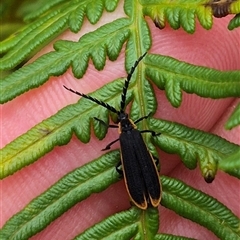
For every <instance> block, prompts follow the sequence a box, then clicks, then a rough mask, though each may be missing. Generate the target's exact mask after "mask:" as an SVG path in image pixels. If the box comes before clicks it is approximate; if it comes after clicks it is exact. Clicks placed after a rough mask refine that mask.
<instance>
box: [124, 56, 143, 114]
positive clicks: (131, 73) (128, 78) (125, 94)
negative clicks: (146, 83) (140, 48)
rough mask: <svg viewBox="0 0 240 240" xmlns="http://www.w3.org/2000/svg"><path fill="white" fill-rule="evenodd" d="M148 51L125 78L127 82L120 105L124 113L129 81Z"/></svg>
mask: <svg viewBox="0 0 240 240" xmlns="http://www.w3.org/2000/svg"><path fill="white" fill-rule="evenodd" d="M146 54H147V52H145V53H144V54H143V55H142V56H141V57H140V58H139V59H138V60H137V61H136V62H135V64H134V65H133V67H132V68H131V70H130V72H129V73H128V75H127V79H126V80H125V84H124V86H123V91H122V100H121V106H120V112H121V113H123V112H124V108H125V104H126V96H127V90H128V86H129V82H130V80H131V78H132V75H133V73H134V71H135V69H136V67H137V66H138V64H139V62H140V61H141V60H142V59H143V58H144V57H145V56H146Z"/></svg>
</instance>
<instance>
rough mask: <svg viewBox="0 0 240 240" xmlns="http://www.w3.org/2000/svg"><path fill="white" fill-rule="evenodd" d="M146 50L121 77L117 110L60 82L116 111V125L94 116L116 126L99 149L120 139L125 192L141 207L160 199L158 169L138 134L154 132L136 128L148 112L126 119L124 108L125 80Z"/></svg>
mask: <svg viewBox="0 0 240 240" xmlns="http://www.w3.org/2000/svg"><path fill="white" fill-rule="evenodd" d="M146 54H147V53H144V54H143V55H142V56H141V57H140V58H139V59H138V60H137V61H136V62H135V64H134V66H133V67H132V68H131V70H130V72H129V74H128V76H127V79H126V80H125V84H124V86H123V91H122V98H121V103H120V110H119V111H118V110H117V109H115V108H114V107H112V106H110V105H109V104H107V103H105V102H102V101H101V100H98V99H96V98H93V97H91V96H89V95H85V94H84V93H79V92H77V91H74V90H72V89H70V88H67V87H66V86H64V87H65V88H66V89H67V90H68V91H70V92H72V93H75V94H77V95H79V96H82V97H84V98H87V99H89V100H91V101H93V102H95V103H97V104H98V105H101V106H103V107H105V108H107V109H108V110H109V111H111V112H113V113H116V114H117V116H118V121H117V123H118V125H107V124H106V123H105V122H103V121H102V120H100V119H98V118H95V119H96V120H98V121H100V122H101V123H102V124H105V125H107V127H112V128H118V131H119V138H118V139H116V140H114V141H112V142H111V143H110V144H108V145H107V146H106V148H105V149H103V150H107V149H110V147H111V145H112V144H114V143H115V142H117V141H118V140H119V141H120V149H121V165H122V172H123V176H124V181H125V185H126V188H127V192H128V194H129V197H130V200H131V201H132V202H133V203H134V204H135V205H136V206H137V207H139V208H141V209H147V207H148V206H149V205H150V206H153V207H157V206H158V205H159V203H160V200H161V184H160V181H159V175H158V169H157V166H156V163H155V161H154V159H153V156H152V154H151V153H150V152H149V150H148V148H147V146H146V144H145V142H144V141H143V137H142V133H146V132H149V133H151V134H152V135H153V136H156V134H155V132H154V131H151V130H143V131H139V130H137V127H136V123H138V122H140V121H142V120H143V119H146V118H148V116H149V115H147V116H144V117H142V118H140V119H138V120H137V121H135V122H133V121H132V120H131V119H129V117H128V114H127V113H125V111H124V109H125V102H126V95H127V89H128V86H129V82H130V80H131V77H132V75H133V73H134V70H135V69H136V67H137V66H138V64H139V62H140V61H141V60H142V59H143V58H144V57H145V55H146ZM158 135H159V134H158ZM117 171H118V172H119V171H120V170H119V169H118V168H117Z"/></svg>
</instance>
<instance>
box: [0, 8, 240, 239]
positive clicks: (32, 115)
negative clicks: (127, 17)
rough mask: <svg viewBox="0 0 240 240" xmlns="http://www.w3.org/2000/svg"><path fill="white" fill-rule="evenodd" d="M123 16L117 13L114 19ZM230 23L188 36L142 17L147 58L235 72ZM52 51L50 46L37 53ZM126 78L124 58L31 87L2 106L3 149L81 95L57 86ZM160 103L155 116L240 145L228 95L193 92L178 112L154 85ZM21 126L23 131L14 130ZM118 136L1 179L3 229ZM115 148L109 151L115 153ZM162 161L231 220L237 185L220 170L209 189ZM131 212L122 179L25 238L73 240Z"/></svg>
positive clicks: (164, 158) (187, 227) (179, 230)
mask: <svg viewBox="0 0 240 240" xmlns="http://www.w3.org/2000/svg"><path fill="white" fill-rule="evenodd" d="M121 15H122V12H121V11H120V10H119V16H121ZM114 18H116V13H113V14H104V17H103V18H102V19H101V22H100V23H98V24H97V25H96V26H91V25H90V24H89V23H87V22H86V23H85V24H84V26H83V29H82V32H81V34H83V33H84V32H87V31H89V30H91V31H92V30H93V29H95V28H97V27H98V26H99V25H101V24H103V23H104V22H109V21H111V20H112V19H114ZM228 22H229V18H224V19H214V26H213V29H212V30H211V31H207V30H204V29H203V28H202V27H201V26H200V25H199V24H197V27H196V33H195V34H193V35H190V34H187V33H186V32H184V31H183V30H182V29H180V30H178V31H174V30H172V29H171V28H170V27H168V26H167V27H166V28H165V29H164V30H159V29H157V28H156V27H155V26H154V24H153V23H152V21H151V20H150V19H149V18H148V23H149V26H150V29H151V33H152V37H153V41H152V48H151V49H150V51H149V52H150V53H159V54H164V55H169V56H172V57H175V58H177V59H180V60H184V61H186V62H190V63H193V64H199V65H202V66H209V67H213V68H216V69H220V70H236V69H239V68H240V61H239V52H238V51H237V49H239V34H240V31H239V30H234V31H231V32H230V31H228V30H227V23H228ZM79 36H80V35H78V36H76V35H74V34H72V33H70V32H66V33H65V34H64V35H63V36H61V38H64V39H70V40H77V39H78V37H79ZM51 49H52V45H49V46H48V47H47V48H45V49H44V50H43V51H42V52H41V53H39V54H43V53H45V52H47V51H50V50H51ZM122 76H126V72H125V70H124V53H123V51H122V53H121V55H120V56H119V57H118V59H117V60H116V61H115V62H110V61H108V60H107V62H106V66H105V68H104V70H103V71H101V72H98V71H97V70H96V69H95V68H94V67H93V65H92V62H90V63H89V68H88V70H87V73H86V74H85V75H84V77H83V79H81V80H76V79H74V77H73V76H72V72H71V69H69V70H68V71H67V72H66V73H65V74H64V75H62V76H60V77H52V78H51V79H50V80H49V81H48V82H47V83H45V84H44V85H43V86H40V87H39V88H37V89H34V90H31V91H29V92H27V93H25V94H23V95H21V96H20V97H17V98H15V99H14V100H12V101H11V102H8V103H6V104H5V105H4V106H2V119H3V123H2V142H1V145H2V146H1V147H3V146H5V145H6V144H7V143H9V142H11V141H12V140H14V139H15V138H16V137H17V136H20V135H21V134H23V133H25V132H26V131H27V130H29V129H30V128H31V127H33V126H35V125H36V124H38V123H39V122H41V121H42V120H43V119H45V118H48V117H50V116H51V115H53V114H55V113H56V112H57V111H58V110H59V109H61V108H63V107H64V106H66V105H68V104H71V103H75V102H76V101H77V100H78V99H79V97H78V96H76V95H74V94H72V93H70V92H67V91H66V90H65V89H64V88H63V87H62V85H63V84H64V85H66V86H68V87H71V88H73V89H76V90H79V91H81V92H84V93H88V92H91V91H94V90H96V89H98V88H100V87H101V86H103V85H104V84H106V83H108V82H109V81H111V80H112V79H115V78H117V77H122ZM154 89H155V91H156V94H157V100H158V102H159V107H158V110H157V112H156V114H155V116H156V117H158V118H162V119H167V120H171V121H177V122H179V123H183V124H186V125H188V126H190V127H194V128H198V129H202V130H204V131H206V132H212V133H215V134H217V135H220V136H223V137H224V138H226V139H228V140H230V141H232V142H235V143H237V144H240V139H239V130H240V128H239V127H238V128H234V129H233V130H231V131H226V130H225V129H224V124H225V122H226V120H227V119H228V117H229V115H230V114H231V112H232V111H233V109H234V107H235V106H236V105H237V103H238V100H236V99H233V98H227V99H223V100H211V99H204V98H201V97H198V96H196V95H193V94H192V95H190V94H186V93H184V94H183V102H182V104H181V106H180V107H179V108H178V109H175V108H173V107H172V106H171V105H170V103H169V102H168V101H167V99H166V96H165V93H164V91H161V90H158V89H157V88H156V87H154ZM19 126H21V127H19ZM117 135H118V133H117V131H114V129H113V130H111V129H110V130H109V132H108V134H107V136H106V138H105V139H104V140H103V141H99V140H97V139H96V137H95V136H94V135H93V134H92V138H91V141H90V142H89V143H88V144H83V143H81V142H80V141H79V140H78V139H77V138H76V137H75V136H73V137H72V139H71V141H70V143H69V144H68V145H66V146H62V147H55V148H54V150H53V151H51V152H50V153H48V154H46V155H45V156H43V157H42V158H41V159H39V160H38V161H37V162H35V163H34V164H32V165H30V166H28V167H26V168H23V169H21V170H20V171H18V172H17V173H15V174H14V175H12V176H9V177H7V178H6V179H4V180H3V181H2V186H1V187H2V191H3V192H4V195H3V196H2V219H1V226H3V224H4V223H5V222H6V221H7V220H8V219H9V218H10V217H11V216H12V215H13V214H15V213H17V212H18V211H20V210H21V209H22V208H24V206H26V204H28V203H29V202H30V201H31V200H32V199H33V198H35V197H36V196H38V195H39V194H41V193H42V192H43V191H45V190H46V189H47V188H48V187H50V186H51V185H52V184H54V183H55V182H56V181H57V180H59V179H60V178H61V177H62V176H64V175H65V174H67V173H68V172H69V171H71V170H73V169H75V168H77V167H79V166H81V165H83V164H85V163H87V162H89V161H91V160H92V159H94V158H97V157H99V156H100V155H101V154H102V152H101V149H102V148H104V147H105V146H106V144H107V143H109V142H111V141H112V140H113V139H115V138H117ZM118 147H119V145H118V143H116V144H115V145H114V146H113V149H114V148H118ZM159 154H160V157H161V160H160V161H161V174H164V175H168V176H170V177H175V178H178V179H181V180H183V181H184V182H186V183H187V184H189V185H191V186H193V187H195V188H197V189H200V190H202V191H204V192H206V193H209V194H211V195H212V196H214V197H215V198H217V199H219V200H220V201H221V202H222V203H224V204H225V205H227V206H228V207H229V208H230V209H231V210H232V211H233V212H234V213H235V214H236V215H238V216H240V209H239V193H237V192H238V191H237V189H239V187H240V186H239V181H238V180H237V179H236V178H234V177H231V176H229V175H228V174H226V173H223V172H220V171H219V172H218V174H217V176H216V179H215V181H214V182H213V183H212V184H207V183H206V182H205V181H204V180H203V178H202V176H201V174H200V171H199V169H198V168H197V169H195V170H192V171H191V170H189V169H186V167H184V166H183V164H182V162H181V160H180V158H179V157H178V156H177V155H169V154H166V153H164V152H162V151H159ZM129 207H130V204H129V198H128V195H127V193H126V189H125V186H124V183H123V181H120V182H118V183H116V184H115V185H113V186H111V187H109V188H108V189H107V190H106V191H104V192H102V193H99V194H94V195H92V196H90V197H89V198H88V199H87V200H85V201H83V202H81V203H79V204H77V205H76V206H74V207H73V208H72V209H70V210H69V211H67V212H66V213H65V214H63V215H62V216H61V217H60V218H58V219H57V220H56V221H54V222H53V223H52V224H50V226H48V227H47V228H46V229H45V230H43V231H42V232H40V233H39V234H37V235H35V236H34V237H32V238H31V239H34V240H37V239H58V240H59V239H64V240H65V239H71V238H73V237H74V236H76V235H77V234H79V233H80V232H82V231H83V230H84V229H86V228H88V227H90V226H92V225H93V224H94V223H97V222H99V221H100V220H102V219H103V218H105V217H107V216H109V215H111V214H113V213H116V212H120V211H121V210H125V209H128V208H129ZM159 210H160V212H161V213H160V216H161V227H160V231H161V232H165V233H171V234H178V235H183V236H188V237H194V238H198V239H213V240H214V239H217V238H216V236H215V235H214V234H212V233H211V232H209V231H208V230H207V229H205V228H203V227H201V226H199V225H198V224H195V223H192V222H191V221H189V220H186V219H183V218H181V217H179V216H178V215H176V214H175V213H174V212H172V211H169V210H167V209H165V208H163V207H161V206H160V207H159Z"/></svg>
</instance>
